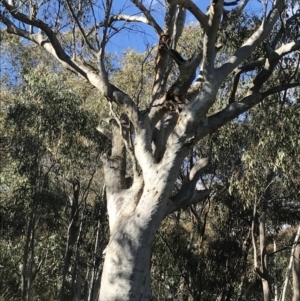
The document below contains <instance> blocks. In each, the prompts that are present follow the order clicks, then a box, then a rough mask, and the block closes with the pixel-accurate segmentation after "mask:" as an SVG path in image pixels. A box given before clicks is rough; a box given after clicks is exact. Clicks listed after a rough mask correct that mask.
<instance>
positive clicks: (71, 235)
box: [58, 180, 80, 301]
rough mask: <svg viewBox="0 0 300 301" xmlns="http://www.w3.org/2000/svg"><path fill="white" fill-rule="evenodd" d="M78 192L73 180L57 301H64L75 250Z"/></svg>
mask: <svg viewBox="0 0 300 301" xmlns="http://www.w3.org/2000/svg"><path fill="white" fill-rule="evenodd" d="M79 192H80V183H79V180H74V183H73V198H72V206H71V217H70V224H69V227H68V234H67V245H66V252H65V258H64V267H63V273H62V283H61V288H60V292H59V295H58V300H59V301H64V300H65V289H66V278H67V274H68V272H69V268H70V265H71V259H72V256H73V255H74V248H75V244H76V241H77V236H78V231H79Z"/></svg>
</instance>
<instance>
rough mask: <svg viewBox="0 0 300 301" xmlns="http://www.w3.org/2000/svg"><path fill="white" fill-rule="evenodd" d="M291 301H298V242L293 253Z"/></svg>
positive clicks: (299, 252) (299, 276) (299, 271)
mask: <svg viewBox="0 0 300 301" xmlns="http://www.w3.org/2000/svg"><path fill="white" fill-rule="evenodd" d="M293 301H300V240H299V239H298V243H297V246H296V248H295V252H294V262H293Z"/></svg>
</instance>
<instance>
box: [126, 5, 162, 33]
mask: <svg viewBox="0 0 300 301" xmlns="http://www.w3.org/2000/svg"><path fill="white" fill-rule="evenodd" d="M130 1H131V2H132V3H133V4H134V5H135V6H136V7H137V8H138V9H139V10H140V11H141V12H142V13H143V14H144V16H145V17H146V19H147V20H148V22H149V24H150V25H151V26H152V27H153V28H154V30H155V31H156V33H157V34H158V36H160V35H161V34H162V33H163V30H162V29H161V27H160V26H159V25H158V23H157V22H156V21H155V19H154V18H153V16H152V15H151V13H150V12H149V10H148V9H147V8H146V7H145V6H144V5H143V3H142V2H141V1H138V0H130Z"/></svg>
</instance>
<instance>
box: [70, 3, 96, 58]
mask: <svg viewBox="0 0 300 301" xmlns="http://www.w3.org/2000/svg"><path fill="white" fill-rule="evenodd" d="M65 2H66V4H67V7H68V9H69V12H70V14H71V16H72V18H73V20H74V21H75V23H76V24H77V26H78V28H79V30H80V33H81V36H82V38H83V40H84V42H85V43H86V45H87V46H88V47H89V48H90V50H91V51H92V52H93V53H94V54H96V49H95V48H94V46H93V45H92V44H91V43H90V42H89V40H88V38H87V35H86V34H85V32H84V30H83V28H82V26H81V24H80V22H79V20H78V18H77V17H76V16H75V13H74V10H73V8H72V5H71V4H70V2H69V0H65Z"/></svg>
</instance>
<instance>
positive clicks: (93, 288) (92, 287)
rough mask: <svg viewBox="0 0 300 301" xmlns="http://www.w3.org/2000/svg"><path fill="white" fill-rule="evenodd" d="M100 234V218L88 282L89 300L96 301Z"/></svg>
mask: <svg viewBox="0 0 300 301" xmlns="http://www.w3.org/2000/svg"><path fill="white" fill-rule="evenodd" d="M99 234H100V220H98V224H97V232H96V238H95V247H94V254H93V265H92V272H91V278H90V280H89V283H88V297H87V301H94V300H95V297H93V296H95V295H96V294H97V292H96V291H97V287H96V285H95V281H96V279H97V277H96V272H97V269H98V267H97V257H98V249H99Z"/></svg>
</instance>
